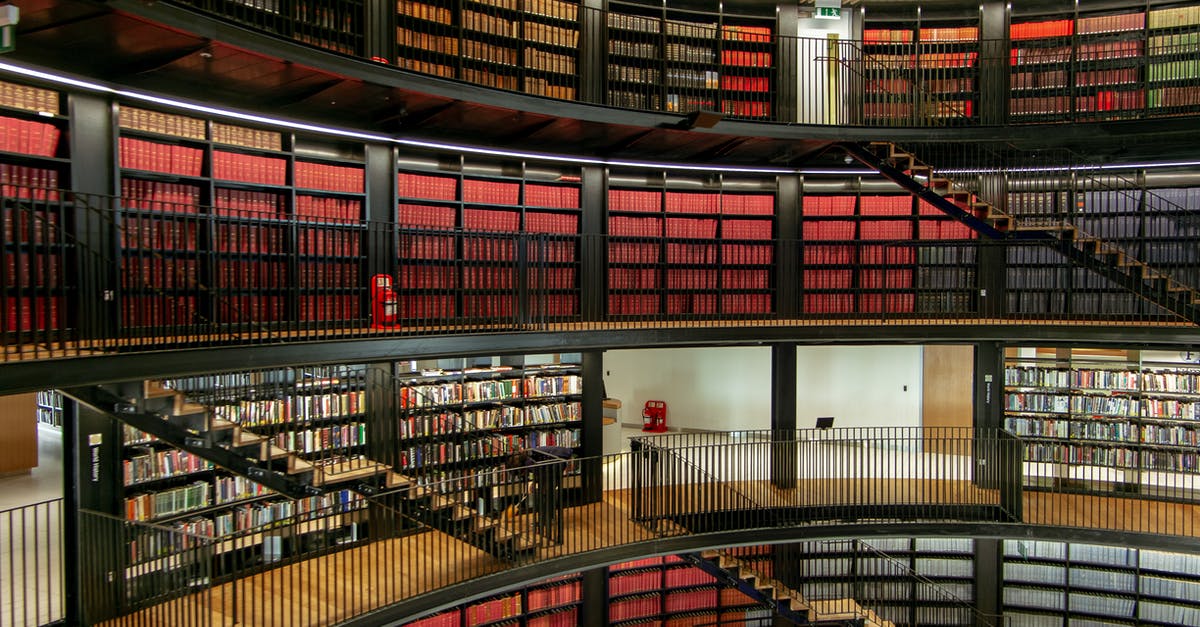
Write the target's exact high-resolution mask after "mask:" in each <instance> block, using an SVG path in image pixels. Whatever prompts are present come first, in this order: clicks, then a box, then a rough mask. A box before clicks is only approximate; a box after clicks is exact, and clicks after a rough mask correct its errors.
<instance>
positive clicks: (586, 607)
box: [578, 568, 608, 627]
mask: <svg viewBox="0 0 1200 627" xmlns="http://www.w3.org/2000/svg"><path fill="white" fill-rule="evenodd" d="M582 575H583V581H582V582H581V584H580V591H579V601H580V607H579V623H578V624H579V627H604V626H605V625H607V624H608V569H607V568H593V569H591V570H585V571H583V573H582Z"/></svg>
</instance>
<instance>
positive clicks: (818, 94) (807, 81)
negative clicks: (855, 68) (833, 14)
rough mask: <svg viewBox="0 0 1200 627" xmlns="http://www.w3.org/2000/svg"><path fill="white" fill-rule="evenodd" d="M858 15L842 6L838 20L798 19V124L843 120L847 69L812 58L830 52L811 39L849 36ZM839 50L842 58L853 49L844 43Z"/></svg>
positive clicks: (847, 79) (848, 37) (851, 33)
mask: <svg viewBox="0 0 1200 627" xmlns="http://www.w3.org/2000/svg"><path fill="white" fill-rule="evenodd" d="M858 15H859V14H858V12H857V11H856V10H855V9H854V8H853V7H844V8H843V9H842V19H840V20H818V19H814V18H810V17H802V18H800V19H799V20H798V23H797V29H796V33H795V34H796V36H797V37H799V38H800V39H798V40H797V46H798V51H797V57H796V65H797V80H798V81H799V85H798V89H797V90H796V92H797V98H798V100H799V102H798V103H797V107H796V111H798V112H799V116H800V122H801V123H806V122H807V123H812V124H837V123H839V122H841V121H842V120H843V119H844V116H845V115H846V111H845V109H844V105H845V101H846V99H845V98H842V97H841V93H842V92H843V91H844V90H845V89H846V88H847V85H848V82H849V79H850V75H849V71H848V70H847V68H846V67H845V66H843V65H841V64H840V63H838V62H837V61H833V60H816V58H815V57H822V58H826V59H828V57H830V56H832V55H830V54H829V52H828V51H827V50H826V49H825V46H823V45H822V44H821V42H818V41H814V40H825V39H828V38H829V36H830V35H837V37H838V39H839V40H840V41H846V40H848V39H851V38H852V37H853V34H854V23H855V21H856V20H857V18H858ZM838 50H839V51H840V52H837V53H835V54H837V55H838V56H842V57H845V56H847V55H848V53H849V52H851V51H852V50H851V49H849V48H847V47H845V45H844V44H843V46H842V47H840V48H839V49H838ZM831 92H832V93H831Z"/></svg>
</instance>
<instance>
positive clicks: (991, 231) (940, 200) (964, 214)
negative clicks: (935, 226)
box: [842, 142, 1005, 240]
mask: <svg viewBox="0 0 1200 627" xmlns="http://www.w3.org/2000/svg"><path fill="white" fill-rule="evenodd" d="M842 148H843V149H844V150H845V151H846V154H848V155H850V156H851V157H854V158H855V159H857V160H858V161H860V162H862V163H863V164H864V165H866V166H869V167H870V168H872V169H874V170H875V171H877V172H879V173H880V174H882V175H883V177H884V178H886V179H887V180H889V181H891V182H893V183H895V184H897V185H899V186H900V187H903V188H904V189H906V190H908V191H909V192H912V193H913V194H916V195H917V196H920V197H921V199H922V200H924V201H925V202H927V203H929V204H931V205H933V206H934V207H937V208H938V209H939V210H941V212H942V213H944V214H946V215H948V216H950V217H952V218H955V219H957V220H958V221H959V222H962V223H963V224H966V225H967V226H969V227H971V229H972V230H974V231H975V232H977V233H979V234H981V235H984V236H987V237H988V238H989V239H996V240H998V239H1004V238H1005V234H1004V233H1002V232H1001V231H999V230H997V229H996V227H994V226H992V225H990V224H988V223H987V222H985V221H983V220H980V219H979V218H977V217H975V215H974V214H972V213H971V212H969V211H966V210H964V209H963V208H962V207H959V206H958V205H956V204H954V203H953V202H950V201H949V200H947V199H946V198H945V197H943V196H942V195H941V194H938V193H937V192H936V191H934V190H933V188H931V187H929V186H928V185H923V184H921V182H920V181H918V180H916V179H914V178H913V177H911V176H909V175H907V174H905V173H904V172H903V171H902V170H900V169H899V168H896V167H895V166H893V165H892V164H890V163H888V162H887V159H885V158H883V157H880V156H879V155H877V154H875V153H874V152H871V151H870V150H869V149H867V148H866V147H864V146H863V145H862V144H858V143H855V142H846V143H843V144H842ZM931 178H932V176H931Z"/></svg>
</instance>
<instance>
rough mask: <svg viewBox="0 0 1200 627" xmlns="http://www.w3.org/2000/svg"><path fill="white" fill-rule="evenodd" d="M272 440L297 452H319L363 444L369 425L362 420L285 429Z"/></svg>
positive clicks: (277, 444)
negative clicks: (312, 427)
mask: <svg viewBox="0 0 1200 627" xmlns="http://www.w3.org/2000/svg"><path fill="white" fill-rule="evenodd" d="M272 441H273V442H274V443H275V445H276V446H278V447H279V448H282V449H285V450H288V451H294V452H297V453H319V452H322V451H329V450H333V449H339V448H350V447H355V446H362V445H364V444H366V443H367V425H366V423H362V422H352V423H349V424H344V425H335V426H330V427H320V428H316V429H304V430H301V431H284V432H283V433H277V434H275V437H274V438H272Z"/></svg>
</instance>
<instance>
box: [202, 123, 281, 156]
mask: <svg viewBox="0 0 1200 627" xmlns="http://www.w3.org/2000/svg"><path fill="white" fill-rule="evenodd" d="M212 140H213V143H217V144H228V145H230V146H242V147H245V148H255V149H258V150H273V151H280V150H283V135H282V134H281V133H279V132H277V131H264V130H261V129H256V128H246V127H244V126H234V125H232V124H222V123H220V122H213V123H212Z"/></svg>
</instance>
